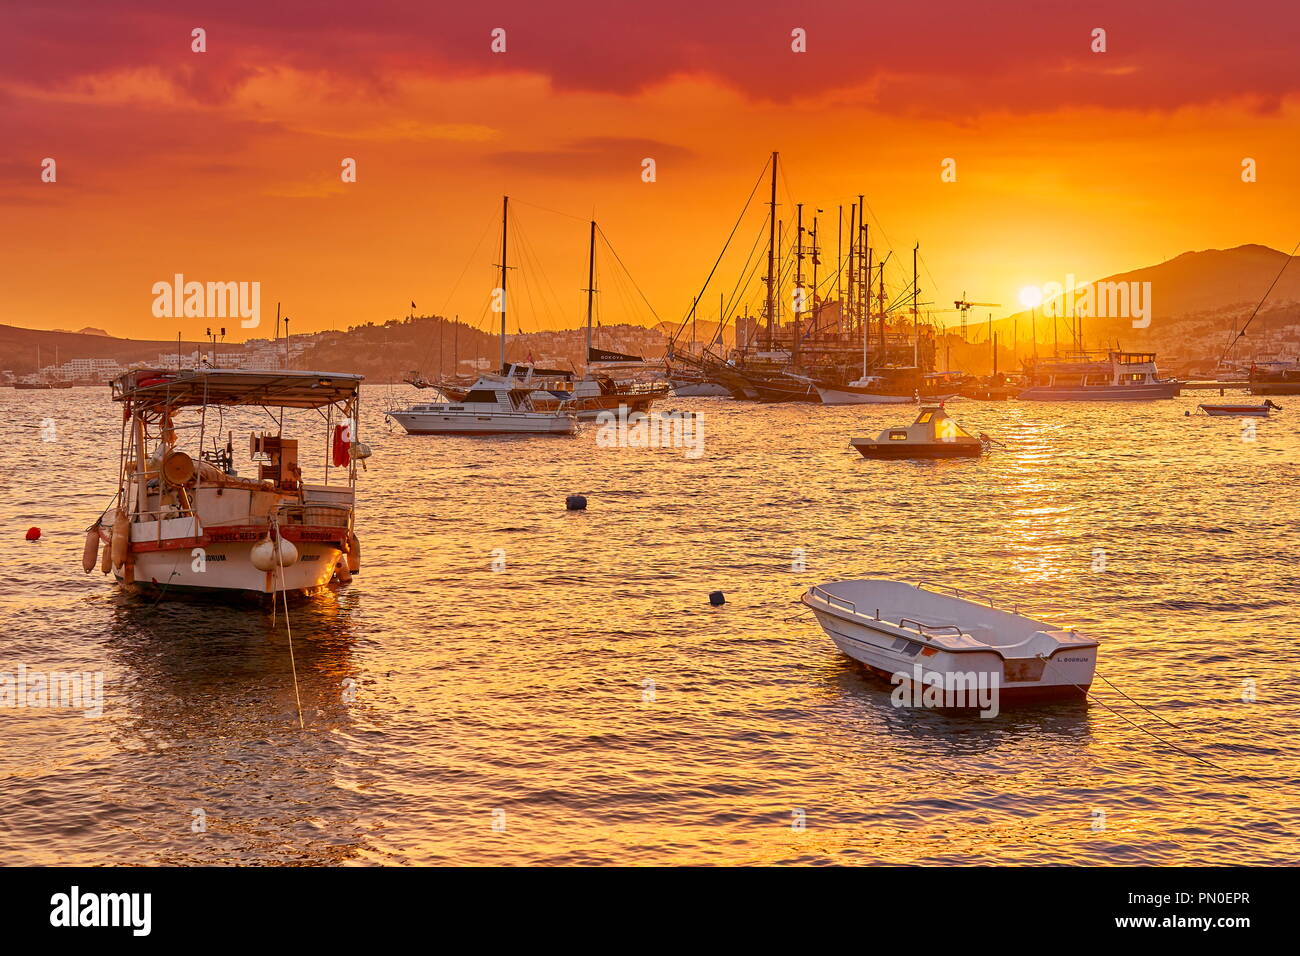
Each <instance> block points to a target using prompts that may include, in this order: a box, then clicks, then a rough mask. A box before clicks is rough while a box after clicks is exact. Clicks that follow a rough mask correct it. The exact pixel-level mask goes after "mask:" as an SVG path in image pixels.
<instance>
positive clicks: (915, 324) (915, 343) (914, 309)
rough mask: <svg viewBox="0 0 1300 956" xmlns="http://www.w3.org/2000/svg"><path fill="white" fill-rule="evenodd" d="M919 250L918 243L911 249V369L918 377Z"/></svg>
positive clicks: (919, 372) (919, 368)
mask: <svg viewBox="0 0 1300 956" xmlns="http://www.w3.org/2000/svg"><path fill="white" fill-rule="evenodd" d="M920 248H921V244H920V243H919V242H918V243H917V244H916V245H915V246H913V247H912V367H913V368H915V369H916V374H917V375H918V376H919V375H920V374H921V319H920V315H921V313H920V311H919V309H918V306H919V305H920V298H921V290H920V289H918V288H917V275H916V253H917V250H918V249H920Z"/></svg>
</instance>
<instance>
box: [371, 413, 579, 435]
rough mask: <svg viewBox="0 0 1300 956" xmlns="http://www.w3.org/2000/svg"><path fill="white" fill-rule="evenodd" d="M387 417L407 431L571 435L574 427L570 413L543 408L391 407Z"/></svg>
mask: <svg viewBox="0 0 1300 956" xmlns="http://www.w3.org/2000/svg"><path fill="white" fill-rule="evenodd" d="M388 417H389V418H391V419H392V420H393V421H395V422H397V424H399V425H401V426H402V427H403V428H404V429H406V431H407V434H410V435H572V434H573V433H574V432H575V431H577V430H578V421H577V419H576V418H575V417H574V416H572V415H565V414H555V415H553V414H549V413H546V412H493V413H491V414H488V415H473V414H471V415H456V414H439V413H436V412H397V411H394V412H389V413H388Z"/></svg>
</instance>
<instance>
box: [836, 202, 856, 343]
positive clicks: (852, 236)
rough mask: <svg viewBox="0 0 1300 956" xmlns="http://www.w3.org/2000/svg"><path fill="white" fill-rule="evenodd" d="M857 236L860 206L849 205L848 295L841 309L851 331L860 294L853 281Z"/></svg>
mask: <svg viewBox="0 0 1300 956" xmlns="http://www.w3.org/2000/svg"><path fill="white" fill-rule="evenodd" d="M857 236H858V208H857V207H856V206H850V207H849V258H848V261H847V262H846V263H845V265H847V266H848V269H849V282H848V297H847V299H846V300H845V302H844V303H842V304H841V306H840V311H841V312H842V313H843V314H844V317H845V320H846V321H847V323H848V326H847V327H848V329H849V330H850V331H852V329H853V320H854V318H855V313H856V312H857V308H858V306H857V301H858V296H857V293H856V292H855V291H854V281H853V280H854V277H855V276H856V274H857V265H856V262H857V257H858V254H857V248H858V247H857Z"/></svg>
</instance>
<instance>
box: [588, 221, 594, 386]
mask: <svg viewBox="0 0 1300 956" xmlns="http://www.w3.org/2000/svg"><path fill="white" fill-rule="evenodd" d="M595 294H596V220H594V219H593V220H591V242H590V244H589V245H588V248H587V362H589V363H590V362H591V315H592V308H593V304H594V303H593V298H594V296H595Z"/></svg>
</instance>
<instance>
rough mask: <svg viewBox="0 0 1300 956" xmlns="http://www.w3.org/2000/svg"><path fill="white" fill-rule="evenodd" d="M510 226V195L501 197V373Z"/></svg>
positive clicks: (503, 366) (504, 361)
mask: <svg viewBox="0 0 1300 956" xmlns="http://www.w3.org/2000/svg"><path fill="white" fill-rule="evenodd" d="M509 227H510V197H509V196H502V197H501V374H503V375H504V374H505V371H506V232H507V230H508V229H509Z"/></svg>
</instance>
